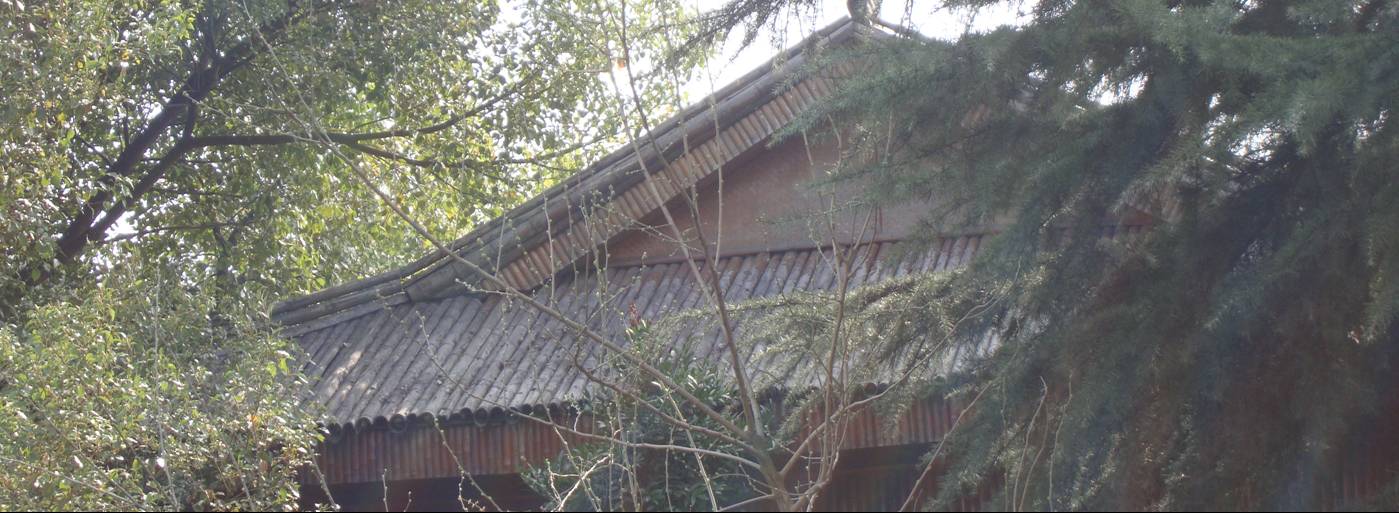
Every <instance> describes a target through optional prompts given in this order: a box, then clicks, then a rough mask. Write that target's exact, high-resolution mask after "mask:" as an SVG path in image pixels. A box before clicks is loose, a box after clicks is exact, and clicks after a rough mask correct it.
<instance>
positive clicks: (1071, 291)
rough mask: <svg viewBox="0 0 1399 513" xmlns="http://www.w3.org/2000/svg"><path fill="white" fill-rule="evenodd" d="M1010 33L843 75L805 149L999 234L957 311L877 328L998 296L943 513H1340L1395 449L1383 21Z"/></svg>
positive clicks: (935, 230)
mask: <svg viewBox="0 0 1399 513" xmlns="http://www.w3.org/2000/svg"><path fill="white" fill-rule="evenodd" d="M938 4H939V5H942V3H938ZM950 4H952V5H957V6H962V7H966V8H969V9H978V8H981V7H983V6H985V5H991V4H995V2H980V1H969V2H950ZM913 5H914V7H915V8H922V7H923V6H924V4H921V3H917V2H915V3H914V4H913ZM1026 8H1027V12H1028V13H1029V20H1028V23H1027V24H1026V25H1024V26H1022V27H1015V28H1003V29H1000V30H996V31H992V32H989V33H985V34H973V35H970V36H967V37H965V38H963V39H961V40H959V41H958V42H956V43H954V44H951V45H945V44H935V43H929V42H926V41H922V40H917V39H910V38H900V39H897V40H888V41H875V42H871V43H870V44H868V45H866V46H864V47H861V48H858V49H854V50H851V51H848V52H843V53H842V52H834V53H832V54H831V56H830V58H829V60H828V61H827V64H829V63H831V62H833V61H836V60H841V59H852V58H853V59H855V60H856V62H858V63H860V65H862V66H867V67H865V68H861V69H862V71H861V72H860V73H857V74H855V75H854V76H852V77H851V78H850V79H849V80H847V81H845V82H844V84H843V91H842V92H841V93H840V94H838V95H837V96H836V97H834V98H832V99H831V100H830V101H828V102H826V103H825V104H824V105H823V108H821V109H818V110H816V111H815V112H810V113H808V115H807V120H808V122H807V123H806V124H805V125H803V127H812V126H817V125H818V124H820V123H825V122H826V120H827V119H829V118H828V116H831V117H834V118H835V119H837V120H838V121H837V122H838V123H841V124H842V126H843V127H848V129H849V130H850V131H851V132H852V133H853V135H852V137H850V138H847V140H850V139H855V140H856V141H857V143H858V144H860V145H862V148H863V150H861V151H863V153H864V154H865V155H866V156H867V157H868V158H866V159H863V161H860V163H859V164H858V165H851V166H849V167H848V168H847V169H843V170H841V171H840V173H841V176H843V177H845V178H848V179H868V180H873V181H874V182H875V183H876V184H878V185H877V186H875V187H873V188H872V190H871V193H872V194H874V195H876V196H875V197H878V198H905V199H919V198H934V199H935V200H936V201H938V202H941V203H942V204H944V205H947V206H949V207H950V208H947V209H946V210H945V211H940V212H938V213H934V215H931V216H930V218H929V219H928V223H927V224H926V226H925V230H924V234H926V235H928V236H929V237H935V236H937V235H938V234H943V233H949V232H952V233H955V232H958V231H961V230H966V229H974V228H973V227H977V226H987V225H988V224H993V223H998V222H1004V224H1003V225H1002V226H1003V228H1002V229H1001V230H999V233H998V235H997V236H996V237H995V238H994V239H992V240H991V242H990V243H989V245H988V247H986V248H984V249H983V251H982V252H981V254H980V255H979V258H978V259H977V260H976V261H975V262H974V264H973V265H972V267H971V268H970V269H969V272H967V273H965V274H964V275H961V276H958V277H957V278H956V280H957V282H956V286H954V287H953V291H952V292H951V293H950V295H949V296H947V297H946V298H945V299H941V300H936V301H934V302H932V303H926V302H924V303H920V302H918V301H895V302H892V303H891V304H892V305H894V306H896V307H897V308H896V309H895V310H891V312H892V313H896V314H901V315H905V316H907V318H908V319H910V320H913V321H914V322H917V320H918V319H920V318H923V317H928V316H930V315H931V314H935V313H936V312H935V311H934V309H937V308H941V307H942V306H941V305H946V304H949V302H950V301H957V300H959V298H965V297H972V296H975V295H977V294H981V293H983V291H985V290H988V289H998V290H1009V291H1012V293H1011V295H1010V296H1009V297H1008V298H1007V308H1006V310H1005V312H1006V313H1005V314H1004V315H1006V316H1008V317H1009V318H1010V319H1009V320H1010V321H1015V322H1005V323H1004V324H1000V326H1002V329H1003V330H1004V331H1003V333H1002V340H1001V347H1000V350H999V351H998V352H997V353H996V354H995V356H994V357H992V358H989V359H988V360H986V361H984V362H983V363H982V364H981V365H979V366H978V367H976V368H975V369H974V374H975V376H976V377H977V378H978V380H979V382H980V383H981V384H980V385H979V388H982V389H985V390H987V391H988V393H987V394H986V395H985V396H984V398H982V399H981V402H980V403H979V404H978V406H977V408H976V409H975V410H974V411H973V412H972V414H971V415H969V417H968V418H967V419H966V421H965V424H964V425H963V426H961V427H960V428H959V429H958V432H957V433H956V435H955V436H954V438H953V443H952V444H951V446H950V447H949V451H950V453H949V455H950V456H951V458H952V461H953V462H954V463H953V465H952V466H951V467H950V469H949V470H948V472H950V482H952V483H957V485H956V486H947V487H944V489H943V490H942V496H941V497H940V499H941V500H944V501H945V500H950V499H953V498H955V497H956V496H957V494H959V493H961V492H962V491H965V490H968V489H970V488H971V487H973V486H975V484H976V483H978V482H982V481H985V480H988V479H990V478H991V477H992V476H1000V477H1001V480H1002V482H1004V483H1006V485H1005V486H1004V487H1002V490H1001V492H1000V493H999V495H998V496H997V497H996V501H997V502H996V505H995V507H998V508H1003V509H1024V508H1030V509H1105V508H1128V509H1147V508H1152V509H1220V508H1222V509H1237V508H1294V507H1314V506H1317V505H1321V504H1329V503H1331V502H1332V501H1335V500H1337V497H1336V492H1338V491H1339V489H1340V483H1339V479H1340V476H1341V475H1342V474H1343V473H1344V472H1351V473H1361V472H1375V470H1373V469H1369V470H1367V469H1365V468H1364V467H1363V466H1360V465H1358V464H1361V463H1363V462H1365V461H1367V459H1372V458H1384V457H1385V456H1382V455H1383V454H1388V453H1386V452H1383V451H1387V450H1392V449H1390V448H1388V447H1389V445H1392V444H1393V443H1394V441H1393V439H1392V438H1386V437H1385V436H1384V435H1383V434H1382V433H1385V432H1386V431H1389V432H1392V429H1389V428H1388V427H1392V426H1393V423H1394V422H1395V421H1396V419H1395V418H1394V416H1393V415H1392V413H1391V412H1392V409H1391V408H1392V403H1391V402H1390V400H1391V398H1392V397H1393V396H1394V392H1395V391H1396V386H1397V385H1399V374H1397V373H1396V368H1395V364H1396V363H1399V323H1396V322H1395V320H1396V318H1399V173H1397V172H1396V170H1399V167H1396V166H1395V164H1394V163H1395V162H1396V161H1399V123H1396V122H1395V116H1394V113H1395V108H1396V106H1399V7H1396V6H1394V5H1392V4H1390V3H1388V2H1384V1H1367V2H1351V1H1335V0H1299V1H1280V2H1257V3H1246V2H1245V3H1241V2H1214V1H1198V2H1160V1H1154V0H1122V1H1100V2H1075V3H1065V2H1057V1H1045V2H1036V3H1033V4H1031V5H1029V6H1026ZM894 105H897V106H898V108H897V109H891V108H890V106H894ZM798 128H802V127H798ZM890 146H892V147H895V148H903V149H904V153H903V154H901V155H899V156H897V157H892V158H886V157H885V156H884V155H883V154H882V149H883V148H888V147H890ZM854 161H855V159H852V160H851V162H854ZM947 212H952V213H947ZM1143 212H1144V213H1145V216H1143V214H1142V213H1143ZM1143 222H1145V223H1147V224H1148V225H1149V228H1148V229H1146V231H1145V232H1144V233H1143V234H1141V235H1128V234H1126V233H1124V232H1125V231H1126V230H1123V229H1121V228H1117V227H1115V226H1119V225H1122V224H1131V223H1143ZM922 305H927V306H922ZM929 307H931V309H930V308H929ZM932 316H933V317H936V315H932ZM889 335H890V338H889V339H887V340H883V341H881V343H882V344H892V345H894V346H897V345H899V344H905V345H906V344H910V343H913V342H916V341H917V340H918V338H917V337H903V338H902V340H900V337H899V336H898V335H899V334H898V333H889ZM1382 442H1387V443H1388V444H1389V445H1382V444H1381V443H1382ZM1367 453H1368V454H1367ZM1380 478H1381V479H1384V480H1394V479H1395V477H1394V476H1393V475H1388V474H1384V475H1381V476H1380ZM1385 497H1386V496H1385V495H1381V496H1379V497H1377V498H1376V500H1386V499H1385ZM1388 497H1389V499H1388V500H1392V496H1388Z"/></svg>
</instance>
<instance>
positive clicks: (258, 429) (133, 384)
mask: <svg viewBox="0 0 1399 513" xmlns="http://www.w3.org/2000/svg"><path fill="white" fill-rule="evenodd" d="M110 279H111V281H112V282H114V283H107V284H104V285H101V286H95V287H93V288H92V289H87V290H79V291H74V293H75V294H81V295H82V296H83V297H84V298H85V301H83V302H82V303H77V302H73V303H64V304H55V305H51V306H45V307H40V308H38V309H35V310H34V311H32V312H31V314H30V317H29V319H28V321H27V322H26V323H24V324H23V325H22V326H17V327H7V328H5V329H4V330H0V376H3V377H0V435H3V437H4V439H5V440H6V443H4V444H0V463H3V464H0V469H3V471H0V509H4V510H18V511H23V510H145V511H150V510H202V511H207V510H277V509H281V510H288V509H292V508H294V507H295V506H296V501H297V497H298V491H297V484H296V480H295V475H296V472H297V471H298V470H299V469H300V468H301V467H302V466H303V465H305V464H307V463H309V461H310V457H311V454H312V451H313V450H314V448H315V444H316V443H317V442H318V441H319V440H320V435H319V434H317V431H316V430H315V423H314V420H315V419H314V417H313V415H312V413H311V410H307V409H306V408H303V407H302V406H301V405H300V404H299V401H298V399H297V398H298V397H299V396H300V388H299V387H300V386H301V383H300V381H299V379H298V378H297V374H296V364H295V363H294V361H293V360H292V356H291V354H290V351H292V350H293V349H292V348H290V347H289V346H288V345H287V344H288V343H287V342H285V341H282V340H278V339H276V338H273V337H271V336H269V334H268V333H267V332H266V331H265V330H262V329H259V328H258V327H256V326H252V325H250V324H249V323H248V322H247V321H246V320H236V319H239V318H238V317H229V316H226V315H220V314H217V313H215V312H217V310H214V309H212V308H211V307H213V306H214V301H215V300H214V298H211V297H210V296H209V295H208V294H205V293H201V292H199V291H190V290H186V289H185V288H183V287H181V286H179V285H177V284H175V282H174V280H171V279H169V278H168V277H164V276H160V275H158V274H155V273H139V274H138V273H126V272H123V273H121V274H120V275H118V276H112V277H110Z"/></svg>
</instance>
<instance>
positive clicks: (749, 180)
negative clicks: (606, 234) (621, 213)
mask: <svg viewBox="0 0 1399 513" xmlns="http://www.w3.org/2000/svg"><path fill="white" fill-rule="evenodd" d="M836 155H837V152H836V150H835V147H834V144H831V143H826V142H813V144H812V151H811V154H810V156H808V153H807V151H806V148H805V144H804V142H803V141H802V140H801V139H800V138H798V137H792V138H789V139H787V140H786V141H783V142H782V143H780V144H778V145H776V146H774V147H770V148H769V147H766V146H759V147H758V148H755V149H754V150H751V151H749V152H748V154H747V155H744V156H742V157H741V158H740V159H738V160H737V161H736V162H735V163H734V164H732V165H730V166H729V167H727V168H725V169H724V170H723V173H722V174H723V184H722V187H723V195H722V198H723V201H722V202H721V201H720V197H721V196H720V194H719V189H720V181H719V176H718V175H719V173H715V174H714V176H712V177H710V178H709V179H707V180H705V181H704V182H701V183H700V184H699V186H698V187H697V201H696V204H697V205H698V210H699V214H700V215H699V218H700V222H699V223H696V222H695V218H694V217H693V216H692V215H691V209H690V206H689V201H688V199H684V198H682V199H677V200H674V201H671V202H669V203H668V204H667V207H668V208H669V209H670V211H671V215H672V216H674V217H675V218H676V224H677V225H678V226H679V228H680V229H681V230H682V231H683V232H684V233H687V234H694V233H695V231H694V230H695V229H696V226H697V225H698V226H702V227H703V229H704V234H705V238H706V240H707V241H708V242H709V243H710V245H711V247H714V246H715V245H716V243H717V246H718V247H719V256H730V255H742V254H751V253H760V252H769V251H780V250H789V249H808V248H814V247H817V246H825V245H829V244H830V242H831V241H832V239H833V236H834V240H835V241H836V242H839V243H842V244H848V243H851V242H854V241H855V240H856V239H857V238H858V239H859V240H861V241H865V242H869V241H887V240H900V239H903V238H905V237H906V236H908V235H909V233H910V232H912V230H913V229H914V227H915V226H916V224H917V222H918V220H919V219H920V218H921V217H922V216H923V214H924V213H925V212H927V211H928V205H927V204H926V203H922V202H905V203H903V204H883V205H879V206H878V207H877V208H875V209H874V212H873V213H872V214H870V209H869V208H868V207H866V206H864V205H863V202H861V204H858V205H857V204H855V203H853V201H855V200H859V199H862V198H861V196H860V195H859V194H858V193H856V192H855V190H854V189H855V188H854V187H844V189H845V190H843V191H841V192H840V193H838V195H836V196H835V197H834V198H832V197H821V193H824V191H825V190H826V188H820V189H819V190H818V189H817V188H815V187H813V186H812V185H813V183H815V182H817V181H818V180H819V179H820V178H821V177H822V176H823V175H824V170H826V169H829V167H830V165H831V163H832V162H834V161H835V159H836ZM813 161H814V162H815V166H813V165H812V162H813ZM832 205H836V206H839V208H837V209H834V210H833V209H832V208H831V206H832ZM833 211H834V212H836V213H835V214H831V212H833ZM721 214H722V215H721ZM867 218H868V224H867V222H866V219H867ZM828 221H829V222H832V223H834V226H835V228H834V229H832V228H831V226H830V225H827V224H826V223H827V222H828ZM641 223H642V225H643V226H644V228H633V229H630V230H628V231H626V232H624V233H623V234H621V235H620V236H619V237H618V238H616V239H614V240H613V241H611V242H610V243H609V244H608V245H607V252H608V262H609V265H613V266H616V265H635V264H638V263H659V262H668V261H674V260H677V259H680V258H682V254H681V251H680V247H679V245H678V244H676V243H675V242H674V240H673V239H672V233H673V232H672V230H671V228H670V227H668V226H666V224H665V218H664V214H662V213H660V212H655V213H652V214H650V215H648V216H646V217H645V218H643V219H642V221H641ZM690 241H691V246H692V248H696V251H697V248H698V243H697V240H696V239H695V238H694V237H693V236H692V235H691V237H690ZM692 256H698V255H695V254H692Z"/></svg>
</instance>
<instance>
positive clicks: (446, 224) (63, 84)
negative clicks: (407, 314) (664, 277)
mask: <svg viewBox="0 0 1399 513" xmlns="http://www.w3.org/2000/svg"><path fill="white" fill-rule="evenodd" d="M606 5H607V4H605V3H600V2H592V1H586V0H584V1H578V2H570V3H558V2H532V1H526V2H520V3H516V4H512V5H502V4H500V3H497V2H490V1H484V2H471V1H427V0H421V1H419V0H410V1H392V2H389V1H383V2H380V1H359V0H354V1H351V0H305V1H303V0H293V1H284V0H277V1H262V0H208V1H188V2H136V3H131V2H109V1H103V0H73V1H57V2H23V1H20V0H5V1H2V2H0V13H2V14H3V16H0V81H3V82H5V83H7V84H10V85H9V86H7V87H6V94H5V96H6V101H5V102H4V105H3V106H0V212H4V214H3V215H0V244H3V245H4V247H5V252H4V253H3V255H0V343H3V347H0V416H3V417H4V418H5V420H4V421H0V431H4V432H5V434H6V440H7V442H10V443H7V444H5V447H4V448H3V449H0V457H3V458H5V464H4V465H3V466H4V467H5V468H6V470H5V471H4V472H0V498H3V500H0V503H3V504H4V505H5V507H11V506H13V507H29V508H35V509H49V508H57V509H73V508H80V507H81V508H93V509H114V508H141V509H158V508H169V509H190V508H210V509H264V508H273V507H293V506H294V505H295V501H296V487H295V483H294V481H293V480H292V479H293V477H294V473H295V471H296V470H297V469H298V468H299V466H300V465H302V464H304V463H306V462H307V461H308V455H309V454H310V451H311V450H313V448H314V445H315V443H316V441H317V439H318V435H317V434H316V432H315V425H314V420H315V412H314V410H308V409H306V408H305V405H303V404H300V403H299V400H297V398H299V397H300V396H299V392H300V388H299V387H300V383H299V382H298V380H299V378H298V377H297V369H296V368H295V365H289V363H288V362H289V361H292V362H294V361H295V356H296V355H295V348H294V347H292V346H290V345H288V344H287V343H286V342H285V341H282V340H280V339H278V338H277V336H276V334H275V327H274V326H272V325H271V324H270V323H269V322H268V320H267V317H266V313H265V312H266V311H267V310H268V308H269V307H270V305H271V303H272V302H273V301H274V300H277V299H282V298H285V297H288V296H291V295H294V294H299V293H306V292H309V291H311V290H315V289H317V288H321V287H324V286H325V285H327V284H330V283H337V282H343V281H349V280H350V279H352V278H355V277H359V276H363V275H365V274H369V273H371V272H374V271H377V270H379V269H381V268H383V267H385V266H388V265H392V264H394V263H397V262H399V261H401V260H403V259H406V258H409V257H416V256H418V253H420V252H421V251H422V249H423V248H424V247H425V243H423V242H422V241H421V240H420V239H419V238H418V237H417V236H416V234H413V233H412V232H410V231H407V230H403V229H402V228H401V225H398V224H396V223H393V222H388V221H389V220H390V219H391V218H392V216H393V215H394V214H393V213H391V212H390V211H388V210H387V209H383V208H380V207H379V206H378V196H377V194H389V195H392V196H393V197H396V198H399V199H401V200H402V201H403V204H404V208H406V209H408V210H409V211H411V212H413V213H414V214H416V215H419V216H421V217H422V218H423V219H425V220H428V221H427V223H428V226H429V227H430V229H431V230H433V231H434V232H435V233H441V234H447V235H453V236H454V235H457V234H461V233H465V232H466V231H468V230H469V229H470V228H471V225H472V224H473V222H474V221H478V220H482V219H487V218H490V217H493V216H494V215H495V214H497V213H499V212H500V211H502V210H503V209H505V208H508V207H510V206H512V205H514V204H515V203H517V202H519V201H521V200H522V199H523V198H525V197H527V196H528V195H530V194H531V193H533V192H535V191H538V190H540V189H542V188H543V187H544V186H545V185H548V184H549V183H550V182H551V181H552V180H554V179H556V178H558V177H560V176H564V175H566V174H567V173H568V172H569V171H570V170H571V169H572V168H574V167H577V166H578V165H580V163H584V162H587V161H590V160H591V159H592V156H593V155H594V154H595V153H596V152H597V151H598V150H599V149H600V148H599V147H598V146H597V145H596V144H595V143H598V142H602V141H605V140H608V139H609V138H612V137H614V136H615V133H616V132H617V130H618V128H619V126H620V120H619V119H618V118H617V117H615V116H614V112H615V111H612V110H610V109H608V108H605V107H606V106H607V105H610V103H609V102H611V101H612V99H611V98H612V96H613V95H614V92H613V91H612V89H611V88H610V87H608V86H607V85H606V84H604V83H603V82H602V81H600V80H598V79H597V75H598V73H600V72H605V71H606V70H608V69H610V68H612V67H613V66H614V65H618V64H619V63H620V64H625V63H626V58H645V56H646V55H648V53H647V52H648V50H646V49H645V48H646V46H645V45H646V44H647V43H648V42H649V40H648V39H647V38H648V37H649V36H648V35H647V34H646V33H644V32H642V33H638V34H636V35H635V36H634V38H635V41H634V42H633V43H636V44H637V46H636V48H637V50H636V53H635V55H628V56H618V55H616V52H617V49H618V48H620V45H618V44H617V42H615V41H613V40H610V39H608V38H607V37H606V36H607V34H606V33H603V32H601V31H599V30H598V29H597V27H595V26H593V25H591V24H589V23H586V22H585V21H583V19H582V18H580V17H579V16H578V13H579V12H588V11H590V10H599V9H603V8H604V7H606ZM636 6H637V8H638V9H642V8H643V7H644V8H645V9H644V10H647V11H648V12H654V13H659V14H667V15H675V11H676V9H677V7H676V6H675V4H673V3H671V2H666V1H661V2H638V3H637V4H636ZM675 62H676V63H677V65H679V66H682V67H683V65H684V64H685V63H686V62H687V61H686V60H685V59H681V60H679V61H675ZM667 94H669V93H668V92H666V91H659V92H656V93H653V94H652V95H651V96H648V97H647V98H646V99H645V101H647V102H649V103H658V102H661V101H662V100H664V99H666V98H667V96H666V95H667ZM312 123H314V126H315V127H316V129H315V130H311V129H309V128H308V127H310V126H311V125H312ZM347 156H352V157H350V158H349V159H344V158H341V157H347ZM352 167H353V168H355V169H357V170H359V171H360V172H363V173H367V174H368V175H369V176H372V177H373V178H374V179H375V180H376V182H375V185H374V189H373V190H370V189H368V188H364V187H361V186H360V185H361V184H360V181H359V179H358V178H357V177H356V174H355V172H354V171H353V170H352Z"/></svg>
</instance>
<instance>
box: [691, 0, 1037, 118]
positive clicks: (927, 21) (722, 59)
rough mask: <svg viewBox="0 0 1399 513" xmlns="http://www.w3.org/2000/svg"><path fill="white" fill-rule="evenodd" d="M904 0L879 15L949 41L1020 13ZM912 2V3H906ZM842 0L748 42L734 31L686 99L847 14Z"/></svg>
mask: <svg viewBox="0 0 1399 513" xmlns="http://www.w3.org/2000/svg"><path fill="white" fill-rule="evenodd" d="M689 1H690V2H691V5H693V8H694V9H696V10H697V11H700V12H706V11H711V10H714V9H716V8H718V7H720V6H722V5H724V3H726V0H689ZM909 3H910V2H907V1H905V0H883V2H882V4H883V5H882V6H881V9H880V18H882V19H884V20H886V21H890V22H895V23H899V24H901V25H903V26H906V27H909V28H912V29H914V30H917V31H918V32H919V33H922V34H923V35H925V36H929V37H932V38H936V39H943V40H948V41H951V40H954V39H957V37H958V36H960V35H962V34H964V33H966V32H968V31H972V32H985V31H988V30H991V29H994V28H997V27H1000V26H1002V25H1016V24H1019V23H1020V22H1021V20H1023V19H1024V16H1023V15H1022V14H1021V13H1020V10H1021V8H1022V7H1023V6H1022V5H1020V4H1021V2H1014V1H1012V2H1007V4H1006V5H1003V6H997V7H993V8H988V9H985V10H983V11H981V12H979V13H977V14H976V15H975V16H971V15H970V14H969V13H968V12H966V11H949V10H946V9H939V8H937V7H936V4H939V3H941V2H934V1H924V2H918V1H913V2H912V3H913V4H916V5H913V6H910V5H909ZM910 7H911V8H910ZM848 12H849V11H848V8H847V7H846V0H818V5H817V6H816V9H815V12H812V13H802V14H797V15H789V16H788V17H787V18H786V19H785V20H784V21H783V22H781V23H782V25H784V26H783V27H780V28H779V30H777V31H772V30H769V31H767V32H765V33H764V34H762V35H761V36H760V37H759V38H758V40H756V41H754V42H753V43H752V44H751V45H749V46H748V47H740V45H739V43H740V40H739V39H740V37H739V35H735V36H734V37H731V38H730V40H729V41H728V42H727V43H726V44H725V45H724V48H723V50H721V52H720V55H719V57H718V58H716V59H715V60H714V61H712V62H711V63H710V65H709V66H706V67H705V70H703V71H702V72H701V73H700V74H699V76H698V77H696V79H695V80H692V81H691V82H690V83H689V84H687V86H686V87H685V95H686V97H687V100H689V101H695V100H697V99H699V98H703V97H704V96H705V95H707V94H709V93H711V92H713V91H715V90H718V89H720V88H723V87H724V85H726V84H728V83H730V82H733V81H734V80H737V79H738V78H739V77H741V76H743V75H744V74H745V73H747V72H749V71H751V70H753V69H756V68H757V67H759V66H763V65H765V64H767V62H768V60H769V59H771V58H773V57H774V56H776V55H778V54H779V53H781V51H782V50H784V49H786V48H787V47H789V46H791V45H794V44H796V43H797V42H799V41H801V40H802V39H803V38H805V37H806V36H808V35H810V34H811V33H813V32H815V31H817V30H819V29H820V28H822V27H825V26H827V25H830V24H831V23H834V22H835V21H836V20H838V19H840V18H841V17H842V16H845V15H847V14H848Z"/></svg>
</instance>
